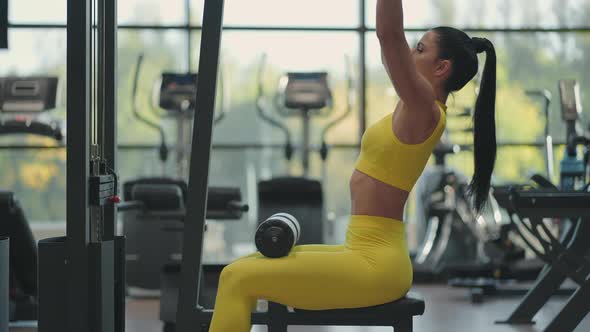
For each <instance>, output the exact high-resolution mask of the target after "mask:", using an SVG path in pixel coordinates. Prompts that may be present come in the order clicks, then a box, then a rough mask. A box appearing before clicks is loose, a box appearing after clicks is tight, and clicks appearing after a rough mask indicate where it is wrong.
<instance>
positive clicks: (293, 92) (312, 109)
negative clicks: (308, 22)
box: [256, 56, 353, 244]
mask: <svg viewBox="0 0 590 332" xmlns="http://www.w3.org/2000/svg"><path fill="white" fill-rule="evenodd" d="M265 66H266V56H263V57H262V60H261V62H260V67H259V71H258V98H257V102H256V108H257V110H258V114H259V116H260V117H261V118H262V119H263V120H264V121H266V122H268V123H269V124H271V125H272V126H274V127H276V128H278V129H280V130H281V131H282V132H283V134H284V135H285V145H284V150H285V158H286V159H287V160H288V161H290V160H291V158H292V156H293V153H294V152H295V150H296V147H295V146H294V145H293V144H292V142H291V136H292V135H291V132H290V131H289V128H288V127H287V125H286V124H285V123H284V122H281V121H279V120H277V119H275V118H274V117H273V116H271V115H269V114H268V113H269V110H268V109H269V108H270V107H268V106H267V104H268V103H267V102H266V100H265V96H264V94H265V92H264V85H263V77H264V70H265ZM348 67H349V66H348V59H347V69H346V71H347V76H348V93H347V96H348V97H347V106H346V109H345V110H344V112H343V113H342V114H340V115H339V116H337V117H336V118H335V119H334V120H333V121H330V122H329V123H328V124H327V125H326V126H325V127H324V128H323V129H322V133H321V141H322V143H321V146H320V148H319V152H320V157H321V158H322V161H325V160H326V159H327V157H328V152H329V148H328V144H327V143H326V135H327V133H328V132H329V130H330V129H331V128H333V127H334V126H335V125H336V124H338V123H340V122H341V121H342V120H344V119H345V118H346V117H347V116H348V115H349V114H350V113H351V112H352V104H353V100H352V98H353V97H352V96H353V93H351V90H352V81H353V80H352V78H351V73H350V70H349V68H348ZM273 101H274V103H273V105H274V107H273V109H274V111H275V112H276V113H277V114H278V115H280V116H281V117H283V118H288V117H300V118H301V124H302V128H303V129H302V136H301V145H300V146H299V147H297V149H298V150H300V153H301V165H302V169H303V174H302V176H280V177H275V178H271V179H269V180H263V181H260V182H259V183H258V204H259V206H258V220H260V221H261V222H262V221H263V220H266V218H268V217H269V216H271V215H273V214H275V213H278V212H287V213H290V214H292V215H294V216H295V217H297V219H298V220H299V221H300V222H301V223H302V226H303V227H302V233H301V237H300V239H299V241H300V242H299V243H301V244H310V243H325V234H324V233H325V232H324V220H325V211H324V197H323V189H322V183H321V182H320V181H318V180H316V179H311V178H309V157H310V153H311V152H313V150H314V148H313V147H312V146H311V142H310V136H311V119H312V117H313V116H329V115H330V114H331V112H332V103H333V100H332V91H331V90H330V87H329V85H328V73H326V72H289V73H286V74H285V75H283V76H282V77H281V78H280V80H279V84H278V91H277V93H276V95H275V96H274V98H273Z"/></svg>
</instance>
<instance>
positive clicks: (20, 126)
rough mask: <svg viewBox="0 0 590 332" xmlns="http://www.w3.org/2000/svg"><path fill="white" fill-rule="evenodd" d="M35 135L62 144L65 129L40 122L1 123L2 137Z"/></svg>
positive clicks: (0, 131)
mask: <svg viewBox="0 0 590 332" xmlns="http://www.w3.org/2000/svg"><path fill="white" fill-rule="evenodd" d="M11 134H33V135H39V136H46V137H50V138H53V139H55V140H56V141H58V142H60V141H62V140H63V138H64V133H63V129H62V128H61V127H60V126H58V125H57V124H48V123H45V122H39V121H31V122H27V121H19V120H8V121H4V122H2V123H0V135H11Z"/></svg>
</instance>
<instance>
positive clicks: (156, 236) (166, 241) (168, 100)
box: [122, 55, 247, 295]
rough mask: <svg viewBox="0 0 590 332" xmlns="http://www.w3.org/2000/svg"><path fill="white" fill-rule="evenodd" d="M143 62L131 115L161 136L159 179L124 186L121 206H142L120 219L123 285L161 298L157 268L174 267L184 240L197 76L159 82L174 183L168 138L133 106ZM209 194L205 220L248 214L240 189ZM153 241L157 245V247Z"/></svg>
mask: <svg viewBox="0 0 590 332" xmlns="http://www.w3.org/2000/svg"><path fill="white" fill-rule="evenodd" d="M142 63H143V55H140V56H139V57H138V60H137V66H136V70H135V74H134V83H133V89H132V100H133V114H134V115H135V117H136V118H137V119H138V120H139V121H141V122H142V123H144V124H146V125H148V126H149V127H151V128H153V129H156V130H158V132H159V135H160V148H159V158H160V161H161V163H162V176H161V177H144V178H138V179H134V180H130V181H128V182H126V183H124V184H123V187H124V190H123V193H124V194H123V199H124V201H125V202H141V203H142V206H141V209H139V210H133V211H129V212H126V213H125V214H124V215H123V223H122V225H123V227H122V228H123V234H124V235H125V236H126V239H127V243H126V255H125V257H126V272H127V274H126V276H127V279H126V282H127V286H128V287H130V288H131V289H129V290H130V293H131V292H134V291H135V289H141V290H142V291H141V292H134V294H133V295H138V294H143V295H145V294H149V293H150V292H149V291H153V292H151V293H155V295H159V294H161V292H160V290H161V279H160V274H161V269H162V268H163V267H164V266H166V265H175V264H178V263H179V261H180V256H181V248H182V238H181V233H180V232H178V230H182V225H183V222H184V216H185V211H186V204H187V203H186V192H187V185H186V182H185V181H184V179H185V178H186V177H187V170H186V168H187V165H188V160H189V154H188V152H189V151H188V150H187V146H188V144H189V143H190V135H191V131H192V127H191V120H192V118H193V116H194V114H195V96H196V89H197V81H198V75H197V74H195V73H171V72H165V73H163V74H162V76H161V80H160V82H159V90H158V91H159V94H158V106H159V107H160V108H162V109H163V110H164V111H165V114H164V115H163V116H162V115H161V114H157V115H158V116H162V117H164V118H167V119H172V120H174V121H175V123H176V132H177V137H176V147H175V149H174V152H175V157H176V160H175V161H176V177H177V178H173V177H165V176H164V174H165V173H166V172H165V170H164V166H165V163H166V161H167V160H168V156H169V148H168V146H167V143H166V133H165V131H164V129H163V127H162V126H161V125H160V124H158V123H155V122H152V121H150V120H149V119H148V118H146V117H145V116H144V115H143V113H142V112H141V111H140V110H139V107H138V103H137V99H138V98H137V87H138V83H139V75H140V72H141V67H142ZM222 83H223V81H222ZM222 86H223V89H222V90H221V95H222V96H221V97H222V100H223V101H224V102H223V103H222V107H221V110H220V111H219V112H218V115H217V117H216V119H215V122H216V123H218V122H219V121H220V120H221V119H222V118H223V117H224V116H225V113H226V112H227V110H226V107H225V105H226V104H227V102H226V101H225V99H226V98H227V95H228V94H227V91H225V85H223V84H222ZM152 111H153V108H152ZM210 194H211V199H210V200H209V201H208V208H209V212H208V214H207V216H208V218H211V219H219V220H236V219H240V217H241V213H242V212H243V211H247V206H245V205H244V204H242V203H241V193H240V192H239V188H210ZM228 202H229V203H228ZM232 202H233V203H232ZM224 204H226V205H227V204H229V205H228V206H225V205H224ZM231 204H234V206H231ZM235 204H237V205H235ZM154 242H157V243H158V244H159V245H158V246H157V247H155V246H154V245H153V243H154ZM167 270H171V268H168V269H167ZM172 270H173V269H172ZM146 291H148V292H146Z"/></svg>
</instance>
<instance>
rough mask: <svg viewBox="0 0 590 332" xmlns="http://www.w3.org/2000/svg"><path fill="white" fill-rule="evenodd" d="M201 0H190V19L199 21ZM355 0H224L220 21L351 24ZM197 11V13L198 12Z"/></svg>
mask: <svg viewBox="0 0 590 332" xmlns="http://www.w3.org/2000/svg"><path fill="white" fill-rule="evenodd" d="M203 3H204V2H203V0H191V6H192V8H193V9H192V11H191V17H192V19H193V20H192V23H193V24H196V23H200V22H201V17H202V13H203V12H202V10H203ZM358 3H359V1H358V0H322V1H316V0H300V1H291V0H249V1H243V0H226V1H225V5H224V6H225V9H224V15H223V16H224V17H223V22H224V24H225V25H229V26H234V25H238V26H299V27H301V26H319V27H331V26H336V27H341V26H342V27H354V26H357V25H358V23H359V14H358ZM197 13H198V14H197Z"/></svg>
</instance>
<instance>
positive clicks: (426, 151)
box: [355, 101, 447, 192]
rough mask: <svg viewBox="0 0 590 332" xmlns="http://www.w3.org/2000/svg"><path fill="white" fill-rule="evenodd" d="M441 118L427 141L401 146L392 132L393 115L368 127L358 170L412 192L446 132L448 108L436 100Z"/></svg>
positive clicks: (357, 162)
mask: <svg viewBox="0 0 590 332" xmlns="http://www.w3.org/2000/svg"><path fill="white" fill-rule="evenodd" d="M436 104H437V105H438V107H439V109H440V111H441V112H440V119H439V121H438V124H437V125H436V128H435V129H434V131H433V132H432V134H431V135H430V137H428V138H427V139H426V140H425V141H424V142H422V143H419V144H405V143H402V142H401V141H400V140H399V139H398V138H397V136H396V135H395V133H394V132H393V127H392V120H393V113H390V114H388V115H386V116H385V117H384V118H382V119H381V120H379V121H378V122H376V123H375V124H373V125H372V126H370V127H369V128H367V130H366V131H365V133H364V135H363V138H362V140H361V152H360V154H359V156H358V159H357V161H356V165H355V168H356V169H357V170H359V171H361V172H363V173H365V174H367V175H369V176H371V177H373V178H375V179H377V180H379V181H381V182H384V183H387V184H389V185H392V186H394V187H397V188H400V189H403V190H406V191H408V192H409V191H411V190H412V187H414V184H415V183H416V181H417V180H418V177H419V176H420V174H422V171H423V170H424V167H425V166H426V163H427V162H428V158H429V157H430V154H431V153H432V150H433V149H434V146H435V145H436V143H438V141H439V140H440V137H441V135H442V133H443V131H444V130H445V124H446V113H445V112H446V110H447V107H446V106H445V105H444V104H443V103H441V102H439V101H436Z"/></svg>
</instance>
